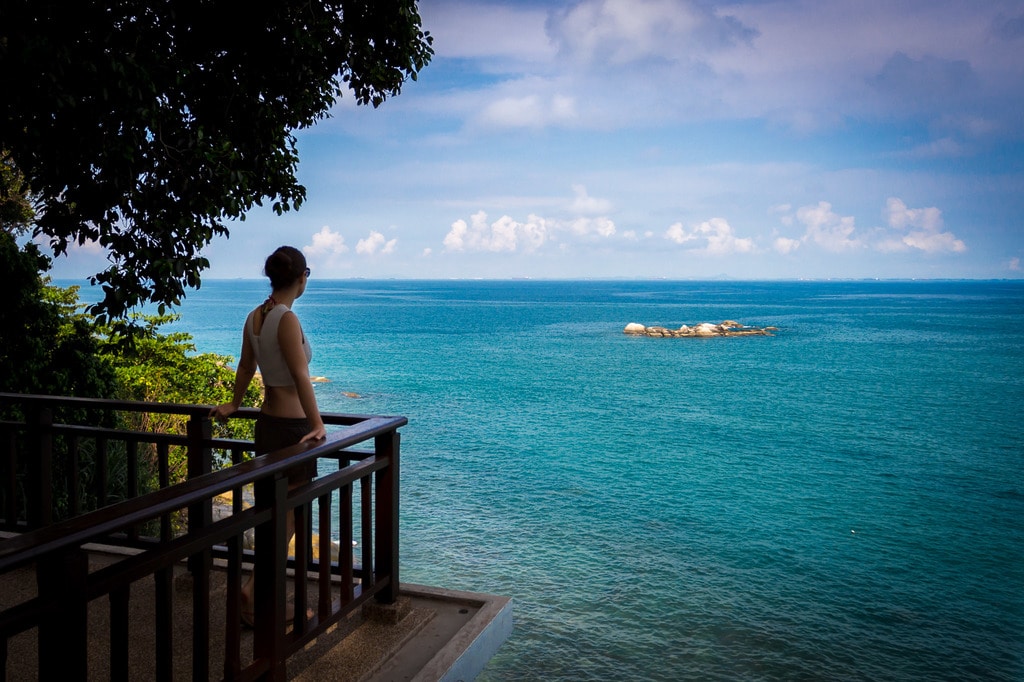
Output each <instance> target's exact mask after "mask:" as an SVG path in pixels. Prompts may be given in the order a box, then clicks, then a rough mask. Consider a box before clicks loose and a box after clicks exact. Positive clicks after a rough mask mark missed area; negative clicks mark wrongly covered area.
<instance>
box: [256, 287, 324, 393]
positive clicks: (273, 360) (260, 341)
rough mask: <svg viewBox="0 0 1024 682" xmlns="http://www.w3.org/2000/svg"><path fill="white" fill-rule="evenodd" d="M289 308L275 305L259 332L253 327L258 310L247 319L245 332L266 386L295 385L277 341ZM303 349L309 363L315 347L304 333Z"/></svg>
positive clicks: (265, 317) (266, 316)
mask: <svg viewBox="0 0 1024 682" xmlns="http://www.w3.org/2000/svg"><path fill="white" fill-rule="evenodd" d="M289 310H291V309H290V308H289V307H288V306H286V305H284V304H283V303H279V304H278V305H276V306H274V309H273V310H271V311H270V312H269V313H267V314H266V315H264V316H263V327H262V328H261V329H260V333H259V334H257V333H256V331H255V329H254V327H253V324H254V320H253V317H254V316H255V315H256V311H255V310H254V311H252V312H251V313H249V317H247V318H246V319H245V334H246V336H247V337H248V338H249V344H250V345H251V346H252V350H253V353H255V355H256V364H257V365H259V368H260V374H261V375H262V376H263V384H264V385H265V386H294V385H295V381H294V380H292V373H291V372H289V371H288V363H286V362H285V361H284V355H283V354H282V353H281V344H280V343H278V341H277V329H278V326H279V325H280V324H281V317H283V316H284V314H285V313H286V312H288V311H289ZM302 351H303V353H305V354H306V362H307V363H308V362H309V361H310V360H311V359H312V358H313V349H312V348H310V347H309V341H307V340H306V335H305V334H302Z"/></svg>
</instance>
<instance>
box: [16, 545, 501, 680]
mask: <svg viewBox="0 0 1024 682" xmlns="http://www.w3.org/2000/svg"><path fill="white" fill-rule="evenodd" d="M5 535H7V534H0V537H3V536H5ZM88 549H89V563H90V570H95V569H97V568H102V567H104V566H107V565H110V564H111V563H114V562H116V561H117V560H118V559H119V558H120V557H123V556H124V555H125V554H126V553H130V551H131V550H125V549H124V548H116V547H100V546H92V547H89V548H88ZM292 579H294V576H292ZM310 580H313V581H315V580H316V578H315V577H311V578H310ZM174 585H175V598H174V602H175V605H176V608H175V624H176V625H175V639H176V646H175V647H174V656H175V666H174V668H175V670H179V671H183V672H185V671H189V670H190V669H191V655H192V651H191V647H190V643H191V639H190V635H189V632H190V629H191V627H192V626H191V622H190V618H191V614H192V581H191V577H190V575H189V573H188V570H187V569H186V568H185V566H184V565H182V566H181V567H179V568H177V569H176V570H175V577H174ZM35 586H36V579H35V572H34V571H33V570H31V569H27V568H25V569H20V570H16V571H12V572H9V573H7V574H5V575H0V610H2V609H4V608H7V607H9V606H11V605H13V604H16V603H19V602H23V601H25V600H27V599H30V598H32V597H33V596H35V593H36V587H35ZM225 586H226V579H225V577H224V574H223V572H222V571H218V570H217V567H215V570H214V580H213V581H212V589H213V590H215V591H223V590H224V589H225ZM152 590H153V585H152V583H151V582H149V581H139V582H138V583H136V584H134V585H133V586H132V591H133V596H135V597H141V598H136V599H133V600H132V603H133V605H135V606H134V607H133V608H134V609H135V610H134V611H133V613H132V614H131V624H132V628H131V632H132V637H133V638H137V639H138V640H139V643H141V644H143V646H141V647H138V648H137V650H138V651H140V652H143V651H146V650H149V651H151V650H152V647H151V646H145V643H146V640H152V638H153V636H154V633H153V628H152V622H153V621H152V618H149V617H147V615H148V614H147V613H145V612H143V609H144V605H145V604H149V603H152V602H151V599H150V598H149V597H150V595H149V594H148V593H151V592H152ZM211 603H212V604H219V603H223V600H222V599H212V600H211ZM104 606H105V605H104V604H103V603H102V602H95V603H92V604H90V607H89V631H90V643H89V654H90V658H91V660H90V663H89V670H90V678H95V679H107V678H109V674H108V673H109V670H108V659H109V633H110V627H109V622H108V616H107V613H106V611H107V609H106V608H104ZM223 620H224V612H223V610H222V609H212V610H211V613H210V621H211V632H213V633H217V632H220V631H223V628H218V627H217V624H218V623H222V622H223ZM511 630H512V605H511V601H510V600H509V599H508V598H506V597H499V596H495V595H490V594H481V593H475V592H460V591H452V590H445V589H440V588H434V587H427V586H421V585H411V584H408V583H405V584H403V585H402V589H401V592H400V596H399V598H398V599H397V600H396V602H395V603H394V604H387V605H383V604H377V603H372V602H371V603H370V604H368V605H367V606H366V607H365V608H364V609H363V611H362V613H359V614H353V615H352V616H350V617H349V618H348V619H347V620H346V621H343V622H342V623H339V624H338V625H337V626H335V627H334V628H332V629H330V630H328V632H326V633H325V634H323V635H321V636H320V637H319V638H317V639H316V640H315V641H313V642H311V643H310V644H309V645H307V646H306V648H305V649H303V650H302V651H300V652H298V653H296V654H295V655H294V656H292V657H291V658H290V659H289V660H288V679H289V680H296V681H300V682H301V681H306V680H308V681H309V682H313V681H316V682H319V681H320V680H325V679H329V680H340V681H352V682H357V681H358V682H385V681H392V680H394V681H397V680H419V681H422V682H428V681H431V680H468V679H473V678H474V677H475V676H476V675H477V674H478V673H479V672H480V671H481V670H482V669H483V667H484V666H485V665H486V664H487V661H488V660H490V658H491V656H493V655H494V653H495V652H496V651H497V649H498V647H499V646H501V644H502V642H504V641H505V639H506V638H507V637H508V635H509V634H510V633H511ZM243 638H244V643H243V648H247V649H249V650H251V647H252V638H253V634H252V631H251V630H250V631H246V632H245V634H244V635H243ZM214 640H215V641H212V642H211V645H212V646H211V651H210V653H211V663H212V662H214V661H217V660H219V657H220V655H221V649H222V642H218V641H216V637H214ZM35 642H36V638H35V633H34V632H31V631H30V632H26V633H23V634H22V635H19V636H17V637H14V638H12V639H11V641H10V643H9V650H8V663H7V679H12V680H29V679H38V677H39V670H38V655H37V652H36V648H35V646H36V644H35ZM153 665H154V663H153V659H152V657H148V656H144V655H140V656H136V657H133V658H132V659H131V661H130V679H153ZM212 672H213V673H214V675H216V677H217V678H218V679H219V677H220V675H219V674H218V673H219V671H216V670H213V671H212Z"/></svg>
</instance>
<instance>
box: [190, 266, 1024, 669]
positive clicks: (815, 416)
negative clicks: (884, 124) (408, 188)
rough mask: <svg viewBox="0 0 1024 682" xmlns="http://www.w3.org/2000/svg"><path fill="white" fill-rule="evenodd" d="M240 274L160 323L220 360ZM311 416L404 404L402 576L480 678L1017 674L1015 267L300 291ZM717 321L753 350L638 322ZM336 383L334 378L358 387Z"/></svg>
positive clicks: (1018, 335)
mask: <svg viewBox="0 0 1024 682" xmlns="http://www.w3.org/2000/svg"><path fill="white" fill-rule="evenodd" d="M266 294H267V286H266V284H265V283H264V282H263V281H257V280H253V281H208V282H206V283H204V285H203V287H202V289H201V290H199V291H197V292H194V293H192V294H190V295H189V297H188V300H187V301H186V302H185V304H184V306H183V307H182V309H181V311H180V312H181V313H182V319H181V321H180V322H179V323H177V324H176V325H175V327H174V329H175V330H180V331H187V332H189V333H190V334H192V335H193V337H194V340H195V343H196V345H197V347H198V350H199V351H202V352H216V353H221V354H226V355H231V356H234V357H237V355H238V347H239V341H240V338H241V331H240V330H241V325H242V321H243V319H244V317H245V315H246V312H247V311H248V310H249V309H251V308H252V307H253V306H255V305H256V304H258V303H259V302H260V301H262V300H263V298H264V297H265V296H266ZM295 310H296V312H297V313H298V315H299V317H300V319H301V320H302V323H303V326H304V328H305V330H306V333H307V334H308V336H309V337H310V339H311V342H312V345H313V350H314V356H313V362H312V365H311V372H312V373H313V374H314V375H324V376H326V377H328V378H329V379H330V383H326V384H318V385H317V387H316V391H317V397H318V400H319V402H320V405H321V408H322V409H324V410H329V411H337V412H356V413H363V414H365V413H378V414H401V415H405V416H407V417H408V418H409V425H408V426H407V427H405V428H404V429H403V431H402V433H403V440H402V451H403V459H402V467H403V468H402V483H401V485H402V499H401V504H402V507H401V510H402V511H401V524H402V525H401V552H402V555H401V571H402V579H403V580H404V581H407V582H414V583H423V584H429V585H436V586H442V587H448V588H454V589H465V590H473V591H480V592H491V593H497V594H503V595H508V596H511V597H512V598H513V600H514V614H515V616H514V620H515V630H514V633H513V635H512V636H511V638H510V639H509V640H508V641H507V642H506V643H505V645H504V646H503V647H502V649H501V650H500V651H499V653H498V655H497V656H496V657H495V658H494V659H493V661H492V662H491V664H490V665H489V667H488V668H487V669H486V670H485V671H484V673H483V675H482V676H481V679H483V680H555V681H576V680H666V681H668V680H671V681H675V680H1024V283H1020V282H670V281H643V282H626V281H614V282H603V281H583V282H568V281H516V282H498V281H361V280H346V281H318V280H315V279H314V280H312V281H311V283H310V286H309V290H308V291H307V293H306V295H305V296H304V297H302V298H301V299H300V300H299V301H298V303H297V304H296V306H295ZM726 319H733V320H738V321H740V322H742V323H745V324H750V325H756V326H765V325H772V326H775V327H778V332H776V334H775V335H774V336H770V337H756V336H755V337H742V338H712V339H693V338H689V339H651V338H637V337H631V336H627V335H625V334H623V327H625V325H626V324H627V323H629V322H639V323H641V324H644V325H654V324H660V325H664V326H671V327H678V326H680V325H681V324H684V323H686V324H694V323H698V322H721V321H722V320H726ZM348 394H357V395H358V396H359V397H357V398H353V397H350V396H349V395H348Z"/></svg>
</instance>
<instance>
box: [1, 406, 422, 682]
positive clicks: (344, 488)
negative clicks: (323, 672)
mask: <svg viewBox="0 0 1024 682" xmlns="http://www.w3.org/2000/svg"><path fill="white" fill-rule="evenodd" d="M0 406H3V407H7V408H12V407H13V408H15V409H8V410H7V412H8V413H11V412H14V413H16V414H18V413H20V415H21V418H20V419H6V420H4V421H2V422H0V437H2V440H0V444H3V445H4V450H3V453H2V467H0V482H2V484H3V485H2V491H3V493H2V494H3V498H4V499H3V506H2V511H3V517H2V523H0V526H2V527H3V529H5V530H8V531H16V532H17V533H18V534H17V535H15V536H13V537H10V538H9V539H6V540H2V541H0V575H3V574H6V573H8V572H10V571H14V570H18V569H22V570H23V569H24V568H25V567H34V571H35V575H36V580H37V588H38V589H37V593H36V594H35V595H34V596H30V597H28V598H26V599H24V600H23V601H21V602H19V603H17V604H13V605H7V606H6V608H4V610H3V611H0V679H4V678H6V670H7V655H8V642H9V641H10V639H11V638H12V637H14V636H17V635H19V633H25V632H29V631H31V630H35V631H36V637H37V644H38V652H39V654H38V655H39V664H38V670H39V677H40V679H51V678H56V677H58V676H60V677H61V678H62V679H64V678H66V677H68V676H70V677H71V678H72V679H85V678H86V677H88V674H89V669H90V650H89V631H88V630H89V628H88V610H89V605H90V603H93V605H94V608H95V607H96V600H99V599H101V598H104V597H106V598H107V599H108V600H109V629H110V630H109V641H110V647H109V654H108V657H109V660H108V661H107V662H106V663H107V665H108V666H109V673H110V677H111V679H129V677H131V674H130V665H129V660H130V659H131V658H132V656H133V655H135V656H137V654H132V653H131V652H130V649H131V648H132V646H133V644H132V643H133V641H134V640H135V639H138V638H137V637H134V636H133V635H134V633H133V630H132V621H131V619H130V617H129V614H130V612H131V611H132V608H131V607H132V599H133V594H132V589H131V587H132V585H133V584H137V583H138V581H143V580H147V581H148V580H152V581H153V583H152V587H153V589H152V590H149V591H148V592H151V594H152V595H153V596H152V599H153V602H154V603H153V608H152V613H153V621H152V622H153V623H154V628H155V637H154V638H153V642H154V643H153V647H154V651H153V652H152V654H151V657H150V660H151V661H152V664H153V671H152V678H153V679H173V678H174V677H175V676H176V674H177V675H179V676H180V674H181V672H182V671H175V669H174V665H175V664H174V661H175V656H174V650H175V647H181V646H188V647H190V648H191V663H192V670H191V676H192V678H193V679H203V680H206V679H209V678H210V666H211V665H213V663H211V641H218V642H220V641H223V660H222V661H221V663H220V664H221V666H222V668H223V676H224V677H225V678H226V679H284V678H285V675H286V664H287V659H288V657H289V656H290V655H292V654H293V653H294V652H296V651H298V650H299V649H301V648H302V647H304V646H305V645H306V644H307V643H308V642H310V641H311V640H312V639H314V638H316V637H317V636H319V635H320V634H322V633H324V632H325V631H326V630H327V629H328V628H331V627H332V626H334V625H335V624H338V623H339V622H340V621H341V620H342V619H344V618H346V617H348V616H349V615H350V614H352V613H354V612H355V611H356V610H357V609H359V608H360V607H361V606H362V605H363V604H364V603H365V602H367V601H368V600H370V599H375V600H377V601H380V602H384V603H390V602H392V601H394V600H395V598H396V597H397V594H398V589H399V576H398V500H399V495H398V492H399V490H398V481H399V434H398V429H399V428H400V427H401V426H404V425H405V424H406V423H407V420H406V419H405V418H404V417H378V416H367V415H337V414H334V415H332V414H325V415H324V421H325V423H327V424H334V425H338V426H343V427H344V428H341V429H337V430H333V429H332V432H331V433H329V435H328V437H327V439H326V440H325V441H321V442H318V443H316V444H313V445H309V444H300V445H295V446H292V447H289V448H286V449H283V450H280V451H277V452H274V453H271V454H268V455H264V456H262V457H258V458H255V459H251V460H249V461H243V460H244V455H245V453H246V452H248V451H251V448H252V444H251V442H249V441H239V440H228V439H218V438H214V437H212V435H211V431H212V425H211V423H210V421H209V420H208V419H207V418H206V416H205V415H206V414H208V412H209V407H207V406H197V405H164V404H151V403H137V402H118V401H97V400H90V399H72V398H57V397H49V396H18V395H11V394H0ZM105 410H106V411H114V410H127V411H137V412H141V411H153V412H164V413H173V414H178V415H184V416H186V417H187V418H188V422H187V429H186V433H184V434H160V433H152V432H139V431H127V430H123V429H118V428H117V427H116V425H115V426H111V425H104V426H97V425H91V424H72V423H65V422H64V421H63V420H60V419H58V420H55V419H54V418H53V415H54V414H55V413H57V414H69V413H76V414H88V413H89V412H90V411H91V412H92V413H95V414H99V413H102V412H103V411H105ZM255 415H256V411H255V410H247V411H243V412H242V413H241V415H240V417H241V418H253V417H254V416H255ZM97 421H99V420H97ZM111 444H118V445H119V446H120V447H121V451H122V452H123V453H125V457H126V461H125V462H124V471H125V477H124V492H123V494H121V497H122V498H123V499H122V500H121V501H118V502H115V503H113V504H107V505H105V506H103V505H102V504H97V505H96V506H97V508H95V509H92V510H90V511H82V509H83V508H84V507H86V506H88V505H87V502H88V501H89V499H95V500H97V501H99V502H103V501H106V500H108V499H109V498H110V497H111V495H110V491H111V489H112V488H111V487H110V485H109V481H110V477H109V475H106V476H104V475H103V472H107V473H108V474H109V471H110V461H111V460H110V453H111V452H112V451H113V449H112V447H111ZM86 445H87V446H88V447H85V446H86ZM176 447H177V448H185V449H186V450H187V463H188V472H189V477H188V479H187V480H185V481H184V482H181V483H177V484H174V485H169V484H168V483H169V475H168V469H169V463H168V462H169V460H168V453H170V452H171V449H172V448H176ZM87 450H88V454H89V455H90V456H91V460H90V462H89V463H90V465H91V466H93V467H94V470H93V472H92V474H93V475H92V476H91V477H90V482H91V488H90V487H89V486H85V485H83V482H82V480H81V463H82V459H81V458H82V453H83V452H86V451H87ZM142 451H147V452H150V453H155V459H156V462H155V465H156V469H157V470H158V472H159V473H158V479H159V485H158V487H157V489H156V490H152V491H147V492H141V493H140V492H139V462H138V461H136V462H135V464H132V460H138V459H139V457H140V454H139V453H140V452H142ZM217 451H219V452H221V453H229V459H230V461H231V462H234V464H233V465H232V466H229V467H227V468H223V469H219V470H212V469H213V460H214V457H213V454H214V452H217ZM104 459H106V461H105V462H104V461H103V460H104ZM310 460H313V461H316V462H318V463H319V464H318V470H319V471H320V475H319V476H318V477H317V478H315V479H313V480H312V481H311V482H309V483H307V484H305V485H302V486H300V487H297V488H294V489H292V490H289V488H288V484H287V475H286V472H287V471H288V470H289V469H290V468H292V467H295V466H296V465H298V464H300V463H302V462H308V461H310ZM55 472H59V473H60V476H59V477H58V476H55ZM76 477H78V478H77V479H76ZM58 478H60V479H61V480H60V481H59V482H58V481H57V479H58ZM249 486H251V489H252V490H253V504H252V506H249V507H244V506H243V503H242V499H243V491H244V490H246V489H247V488H248V487H249ZM54 490H58V491H60V490H64V491H72V492H71V493H68V492H65V493H64V494H65V495H67V499H65V500H64V505H63V507H62V508H63V509H65V510H67V512H68V513H67V514H65V516H66V518H63V519H55V518H53V517H54V515H53V511H52V510H53V508H54V507H55V506H56V505H55V504H54V498H53V491H54ZM86 490H91V495H92V497H90V496H89V495H88V494H84V493H82V492H81V491H86ZM229 492H230V493H231V494H232V500H233V501H232V513H230V514H228V515H225V516H223V517H222V518H220V519H217V520H215V519H214V518H213V514H212V509H213V502H214V499H216V498H218V497H219V496H222V495H224V494H225V493H229ZM46 504H49V505H50V511H48V510H47V508H46V507H45V505H46ZM288 514H293V515H294V518H295V529H296V535H295V552H294V557H289V553H288V538H287V537H286V532H287V531H286V527H287V515H288ZM314 514H315V519H316V520H315V523H314V520H313V519H314ZM181 518H185V519H187V523H186V524H180V523H177V524H176V523H175V519H181ZM314 525H315V526H316V529H317V531H318V533H319V537H318V539H317V540H316V541H315V542H314V535H313V533H312V532H311V531H312V529H313V527H314ZM182 526H184V527H182ZM147 529H148V530H147ZM335 531H336V532H337V533H336V534H337V537H338V547H339V548H340V551H337V552H336V554H337V560H336V561H333V560H332V559H331V556H332V543H331V538H332V536H333V535H334V534H335ZM246 533H252V534H254V535H255V548H256V549H255V551H252V550H248V549H246V548H245V546H244V545H245V542H244V538H245V535H246ZM357 537H358V538H359V544H360V545H361V554H360V561H359V564H358V565H357V564H356V562H355V559H354V556H353V552H352V551H350V548H351V546H352V542H353V540H354V539H355V538H357ZM90 543H100V544H107V545H110V544H118V545H123V546H126V547H129V548H131V552H129V553H126V554H125V555H124V557H123V558H121V559H120V560H117V561H114V562H113V563H110V564H109V565H106V566H103V567H100V568H95V567H94V568H92V569H91V568H90V565H89V561H88V558H87V553H86V546H87V545H89V544H90ZM215 561H216V562H218V564H219V565H222V566H223V567H224V570H225V572H226V589H224V590H223V596H222V597H216V598H219V599H222V600H223V603H218V604H217V605H216V606H217V608H216V609H211V598H212V597H211V594H214V592H213V590H211V574H212V570H213V565H214V562H215ZM182 562H185V563H186V564H187V567H188V572H189V574H190V576H191V580H192V583H193V589H192V600H193V603H192V605H191V609H190V611H191V613H190V619H191V642H189V643H187V644H186V643H183V642H176V641H175V639H174V605H173V598H174V595H173V592H174V586H173V582H174V571H175V567H179V570H180V566H181V564H182ZM246 570H254V571H255V591H254V602H255V604H254V605H255V621H254V622H255V627H254V630H253V633H252V637H251V638H249V637H243V632H242V625H241V604H240V601H241V600H240V593H241V585H242V581H243V576H244V573H245V571H246ZM289 572H291V574H292V576H293V580H292V581H291V584H292V585H293V586H294V588H293V589H294V594H293V595H292V596H291V597H289V595H288V585H289V580H288V574H289ZM304 578H308V579H304ZM357 583H358V585H357ZM311 586H312V589H313V590H314V592H315V593H311V592H310V589H311ZM136 591H137V592H139V591H140V590H136ZM217 594H218V595H219V594H221V593H220V592H218V593H217ZM307 604H312V605H313V607H314V608H313V615H312V617H310V618H307V616H306V605H307ZM289 605H290V606H291V608H292V610H293V611H294V614H295V618H294V622H291V623H289V622H288V619H287V617H286V616H287V611H288V609H289ZM212 611H215V612H216V613H218V614H220V613H223V614H224V626H223V627H224V630H223V636H222V638H221V633H220V632H218V633H217V637H215V638H212V637H211V627H212V624H211V615H210V614H211V612H212ZM250 639H251V642H252V651H251V653H250V652H243V651H242V642H243V640H244V641H249V640H250Z"/></svg>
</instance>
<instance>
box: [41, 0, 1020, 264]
mask: <svg viewBox="0 0 1024 682" xmlns="http://www.w3.org/2000/svg"><path fill="white" fill-rule="evenodd" d="M420 12H421V15H422V17H423V21H424V28H425V29H426V30H428V31H430V32H431V34H432V35H433V36H434V39H435V42H434V49H435V51H436V55H435V57H434V59H433V61H432V63H431V64H430V65H429V66H428V67H427V68H426V69H425V70H424V71H423V72H422V74H421V75H420V78H419V80H418V81H416V82H409V83H407V84H406V86H405V88H404V91H403V93H402V94H401V95H400V96H398V97H397V98H394V99H393V100H390V101H388V102H386V103H385V104H384V105H383V106H381V107H380V108H379V109H376V110H375V109H372V108H364V107H356V106H355V105H354V102H353V99H352V98H351V97H344V98H342V100H341V101H339V103H338V104H337V106H336V107H335V109H334V110H333V112H332V116H331V118H329V119H326V120H324V121H322V122H321V123H319V124H318V125H316V126H315V127H314V128H311V129H308V130H304V131H300V132H299V133H298V139H299V153H300V157H301V159H302V162H301V165H300V168H299V178H300V181H301V182H302V183H303V184H305V185H306V187H307V189H308V198H307V201H306V203H305V204H304V205H303V207H302V208H301V209H300V210H299V211H298V212H293V213H292V214H289V215H286V216H283V217H278V216H275V215H274V214H273V213H271V212H270V211H266V210H258V211H254V212H252V213H251V214H249V215H248V216H247V220H246V221H245V222H239V223H234V224H232V225H231V236H230V238H228V239H219V240H218V241H216V242H215V243H214V244H212V245H211V246H210V247H209V248H208V249H207V250H206V255H207V256H208V257H209V259H210V260H211V263H212V267H211V269H210V270H209V271H207V272H206V274H205V277H206V278H234V277H253V278H256V277H260V276H261V272H260V271H261V267H262V263H263V259H264V258H265V257H266V255H267V254H268V253H270V252H271V251H272V250H273V249H274V248H276V247H277V246H278V245H280V244H292V245H294V246H297V247H299V248H302V249H303V250H304V251H305V252H306V254H307V258H308V260H309V263H310V266H311V268H312V269H313V272H314V276H315V277H318V278H349V277H365V278H391V277H398V278H453V277H454V278H481V277H482V278H514V277H534V278H623V277H624V278H648V277H655V278H669V279H702V278H711V277H721V276H725V277H730V278H734V279H792V278H827V277H837V278H871V277H879V278H1003V277H1009V278H1019V277H1021V276H1022V275H1024V263H1022V259H1024V2H1022V1H1000V0H994V1H987V0H906V1H901V2H892V1H891V0H790V1H782V0H779V1H772V0H728V1H723V0H706V1H698V0H582V1H579V2H562V1H557V0H551V1H547V2H541V1H539V0H528V1H521V0H520V1H512V0H506V1H504V2H499V1H490V0H487V1H477V2H450V1H447V0H425V1H423V2H421V3H420ZM104 266H105V261H104V259H103V256H102V254H101V253H99V252H98V250H97V249H96V248H95V247H94V246H92V245H86V246H84V247H79V248H77V249H76V250H75V251H74V252H73V253H71V254H70V255H69V256H68V257H67V258H61V259H58V260H57V261H56V262H55V263H54V270H53V275H54V276H55V277H57V278H66V277H82V276H86V275H88V274H91V273H93V272H96V271H98V270H100V269H102V268H103V267H104Z"/></svg>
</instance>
